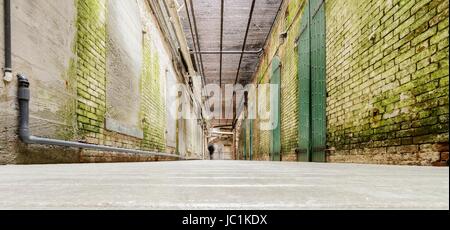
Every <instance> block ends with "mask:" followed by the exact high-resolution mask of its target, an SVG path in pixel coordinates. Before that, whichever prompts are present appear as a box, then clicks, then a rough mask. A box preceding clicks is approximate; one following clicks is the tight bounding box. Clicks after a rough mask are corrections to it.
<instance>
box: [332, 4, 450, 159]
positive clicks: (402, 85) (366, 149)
mask: <svg viewBox="0 0 450 230" xmlns="http://www.w3.org/2000/svg"><path fill="white" fill-rule="evenodd" d="M326 4H327V5H326V18H327V85H328V87H327V91H328V96H329V97H328V100H327V117H328V145H329V147H330V148H332V151H331V152H330V156H329V161H333V162H364V163H382V164H419V165H431V164H438V163H439V161H441V159H442V160H445V159H444V158H445V156H448V153H447V152H448V54H449V53H448V1H441V0H410V1H397V0H391V1H381V0H372V1H339V0H330V1H327V2H326ZM441 155H442V156H441Z"/></svg>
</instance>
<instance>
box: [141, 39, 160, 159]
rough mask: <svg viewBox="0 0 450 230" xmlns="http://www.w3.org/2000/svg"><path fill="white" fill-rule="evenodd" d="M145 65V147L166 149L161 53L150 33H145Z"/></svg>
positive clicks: (142, 109)
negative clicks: (160, 64)
mask: <svg viewBox="0 0 450 230" xmlns="http://www.w3.org/2000/svg"><path fill="white" fill-rule="evenodd" d="M143 49H144V54H143V56H144V65H143V71H142V78H141V95H142V102H141V103H142V105H141V120H143V128H144V140H143V147H144V148H147V149H155V150H158V151H161V152H163V151H165V149H166V141H165V125H166V116H165V102H164V98H163V97H162V96H161V95H162V93H163V92H162V89H161V84H160V81H161V80H164V78H162V79H161V77H160V76H161V73H160V67H159V54H158V51H157V48H156V47H155V45H154V44H153V43H152V41H151V38H150V36H149V35H147V34H146V35H144V39H143Z"/></svg>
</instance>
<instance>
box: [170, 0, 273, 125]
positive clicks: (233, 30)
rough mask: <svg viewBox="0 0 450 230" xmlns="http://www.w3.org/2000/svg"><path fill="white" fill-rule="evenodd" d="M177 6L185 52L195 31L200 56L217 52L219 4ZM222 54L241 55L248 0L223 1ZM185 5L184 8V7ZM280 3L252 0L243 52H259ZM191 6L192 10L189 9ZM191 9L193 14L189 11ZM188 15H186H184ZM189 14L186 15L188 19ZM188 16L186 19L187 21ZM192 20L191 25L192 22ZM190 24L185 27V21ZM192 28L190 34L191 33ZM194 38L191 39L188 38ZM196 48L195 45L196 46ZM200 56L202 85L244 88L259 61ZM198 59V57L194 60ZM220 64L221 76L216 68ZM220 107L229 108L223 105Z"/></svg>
mask: <svg viewBox="0 0 450 230" xmlns="http://www.w3.org/2000/svg"><path fill="white" fill-rule="evenodd" d="M176 1H177V3H178V5H179V16H180V19H181V22H182V24H183V28H184V33H185V34H186V37H187V41H188V45H189V48H191V49H192V50H194V49H195V46H194V41H195V42H196V38H195V37H196V36H197V35H196V30H195V29H197V32H198V40H199V44H198V45H199V48H200V50H201V51H202V52H205V51H206V52H209V51H220V41H221V0H186V1H185V0H176ZM223 1H224V2H223V3H224V8H223V37H222V39H223V43H222V46H223V51H225V52H226V51H241V50H242V48H243V45H244V39H245V34H246V30H247V25H248V22H249V18H250V12H251V6H252V2H253V1H252V0H223ZM185 2H187V4H188V5H187V7H186V6H185ZM281 3H282V0H255V5H254V9H253V14H252V19H251V22H250V26H249V30H248V36H247V41H246V45H245V50H246V51H256V50H260V49H261V48H263V46H264V44H265V42H266V39H267V37H268V34H269V32H270V29H271V28H272V25H273V22H274V20H275V18H276V15H277V13H278V10H279V8H280V6H281ZM191 4H192V6H191ZM191 7H192V8H193V11H192V9H191ZM187 11H189V12H187ZM188 13H189V15H188ZM188 16H189V17H188ZM194 17H195V22H194ZM188 18H190V20H191V22H190V23H189V19H188ZM191 26H192V31H191ZM192 33H193V34H194V39H193V38H192V35H191V34H192ZM196 45H197V44H196ZM220 56H221V55H220V53H215V54H201V59H202V61H203V62H202V63H203V73H204V77H205V82H206V84H219V82H220V79H221V80H222V81H221V83H222V86H223V85H224V84H235V81H236V77H237V74H238V67H239V62H240V60H241V58H242V63H241V65H240V68H239V76H238V77H237V78H238V81H237V83H239V84H243V85H245V84H247V83H249V82H250V81H251V80H252V79H251V78H252V76H253V73H254V71H255V70H256V67H257V65H258V61H259V57H260V55H259V54H244V55H242V57H241V54H239V53H234V54H223V56H222V62H221V61H220ZM197 57H199V56H197ZM221 64H222V76H220V66H221ZM224 104H229V103H227V102H224ZM231 123H232V120H218V121H215V122H214V124H213V126H216V125H228V124H231Z"/></svg>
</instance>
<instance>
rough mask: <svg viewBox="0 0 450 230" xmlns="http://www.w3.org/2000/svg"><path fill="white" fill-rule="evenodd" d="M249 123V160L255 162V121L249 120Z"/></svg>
mask: <svg viewBox="0 0 450 230" xmlns="http://www.w3.org/2000/svg"><path fill="white" fill-rule="evenodd" d="M248 123H249V143H248V145H249V146H248V147H249V150H248V153H249V160H253V119H249V120H248Z"/></svg>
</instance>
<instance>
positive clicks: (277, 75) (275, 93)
mask: <svg viewBox="0 0 450 230" xmlns="http://www.w3.org/2000/svg"><path fill="white" fill-rule="evenodd" d="M270 83H271V84H272V86H274V87H275V90H271V92H270V100H271V103H270V106H273V108H272V107H271V108H270V110H271V113H272V116H271V121H272V127H273V130H272V135H271V136H272V138H271V140H272V141H271V145H270V152H271V156H272V160H273V161H281V121H280V120H281V119H280V118H281V117H280V113H281V106H280V103H281V101H280V99H281V90H280V89H281V61H280V58H279V57H274V59H273V61H272V77H271V78H270Z"/></svg>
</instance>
